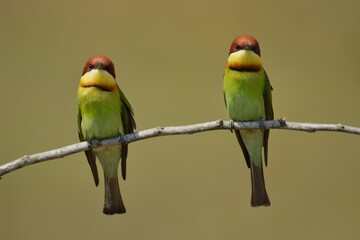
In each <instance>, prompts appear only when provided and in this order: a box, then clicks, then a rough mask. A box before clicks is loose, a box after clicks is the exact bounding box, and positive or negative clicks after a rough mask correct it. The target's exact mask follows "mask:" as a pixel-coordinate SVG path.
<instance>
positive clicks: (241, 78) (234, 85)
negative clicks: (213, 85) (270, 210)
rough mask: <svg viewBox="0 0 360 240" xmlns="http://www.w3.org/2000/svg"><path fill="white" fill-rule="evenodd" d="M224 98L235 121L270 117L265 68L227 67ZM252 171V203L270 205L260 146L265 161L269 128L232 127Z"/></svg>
mask: <svg viewBox="0 0 360 240" xmlns="http://www.w3.org/2000/svg"><path fill="white" fill-rule="evenodd" d="M224 98H225V103H226V106H227V110H228V115H229V117H230V118H231V119H232V120H234V121H258V120H270V119H273V109H272V103H271V86H270V82H269V79H268V77H267V75H266V73H265V71H264V70H263V69H262V68H261V69H260V70H259V71H238V70H235V69H230V68H227V69H226V71H225V74H224ZM235 134H236V137H237V139H238V141H239V144H240V146H241V149H242V151H243V154H244V157H245V160H246V163H247V166H248V167H249V168H250V169H251V175H252V178H251V179H252V201H251V204H252V206H260V205H265V206H268V205H270V201H269V199H268V197H267V193H266V190H265V182H264V176H263V169H262V148H264V155H265V163H267V152H268V150H267V149H268V137H269V130H263V129H250V130H240V131H235Z"/></svg>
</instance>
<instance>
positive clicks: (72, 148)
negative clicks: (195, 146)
mask: <svg viewBox="0 0 360 240" xmlns="http://www.w3.org/2000/svg"><path fill="white" fill-rule="evenodd" d="M258 128H266V129H270V128H274V129H285V130H296V131H305V132H316V131H334V132H343V133H350V134H357V135H360V128H356V127H351V126H345V125H342V124H318V123H298V122H286V121H285V119H284V118H282V119H279V120H274V121H263V122H262V121H257V122H231V121H223V120H217V121H213V122H206V123H199V124H193V125H187V126H176V127H157V128H151V129H147V130H143V131H139V132H135V133H132V134H127V135H123V136H119V137H114V138H107V139H103V140H92V141H88V142H86V141H85V142H81V143H76V144H72V145H69V146H66V147H62V148H58V149H54V150H50V151H47V152H42V153H36V154H32V155H25V156H23V157H21V158H19V159H16V160H14V161H12V162H9V163H6V164H4V165H2V166H0V177H1V176H3V175H5V174H7V173H10V172H12V171H15V170H17V169H20V168H22V167H25V166H28V165H32V164H35V163H40V162H44V161H48V160H52V159H58V158H63V157H66V156H68V155H71V154H74V153H78V152H82V151H85V150H88V149H90V148H98V147H102V146H110V145H117V144H121V143H132V142H136V141H140V140H144V139H148V138H153V137H160V136H170V135H180V134H194V133H199V132H206V131H213V130H222V129H228V130H233V129H234V130H240V129H258Z"/></svg>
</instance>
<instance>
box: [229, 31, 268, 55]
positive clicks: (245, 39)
mask: <svg viewBox="0 0 360 240" xmlns="http://www.w3.org/2000/svg"><path fill="white" fill-rule="evenodd" d="M240 50H250V51H253V52H254V53H256V54H257V55H259V57H260V56H261V55H260V46H259V43H258V41H257V40H256V39H255V38H254V37H252V36H250V35H246V34H244V35H240V36H238V37H236V38H235V39H234V41H233V42H232V43H231V47H230V52H229V54H231V53H233V52H237V51H240Z"/></svg>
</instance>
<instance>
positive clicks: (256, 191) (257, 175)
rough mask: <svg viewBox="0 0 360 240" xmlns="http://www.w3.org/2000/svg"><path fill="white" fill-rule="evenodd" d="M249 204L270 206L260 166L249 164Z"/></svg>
mask: <svg viewBox="0 0 360 240" xmlns="http://www.w3.org/2000/svg"><path fill="white" fill-rule="evenodd" d="M251 187H252V195H251V206H253V207H259V206H270V200H269V197H268V195H267V193H266V189H265V180H264V173H263V168H262V166H259V167H257V166H255V165H254V164H251Z"/></svg>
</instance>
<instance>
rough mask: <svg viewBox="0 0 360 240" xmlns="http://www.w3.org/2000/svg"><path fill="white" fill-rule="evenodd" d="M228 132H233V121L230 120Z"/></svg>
mask: <svg viewBox="0 0 360 240" xmlns="http://www.w3.org/2000/svg"><path fill="white" fill-rule="evenodd" d="M229 122H230V132H233V130H234V120H232V119H230V121H229Z"/></svg>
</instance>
